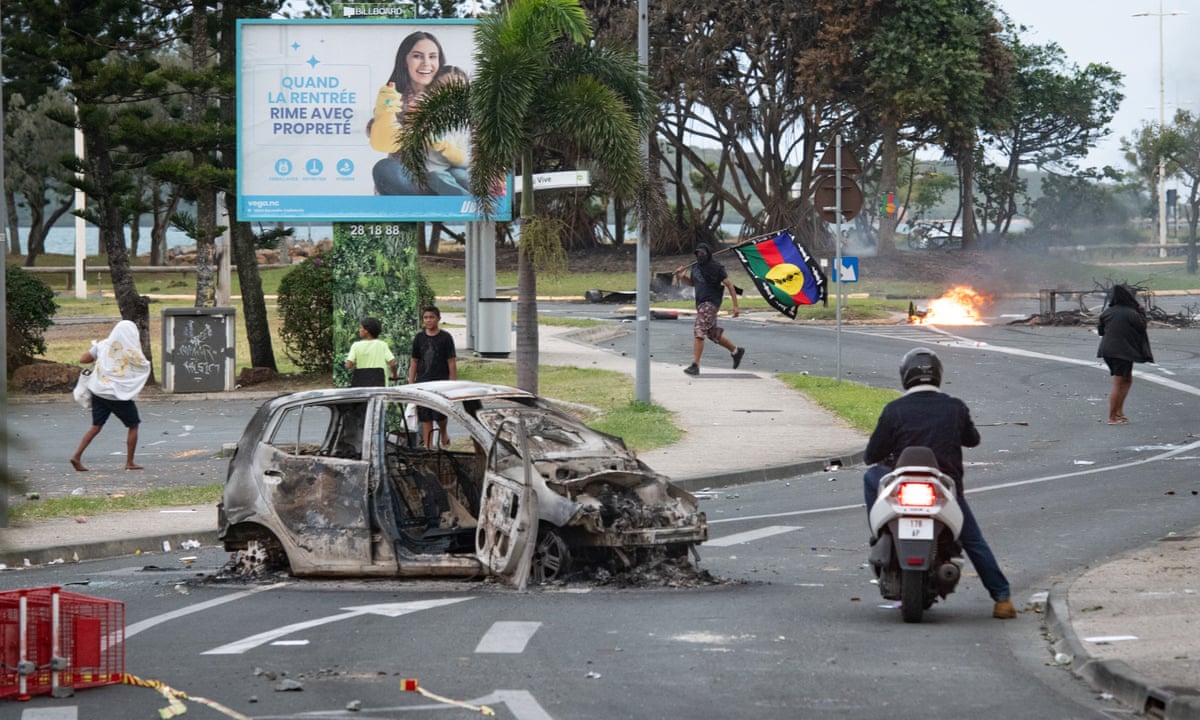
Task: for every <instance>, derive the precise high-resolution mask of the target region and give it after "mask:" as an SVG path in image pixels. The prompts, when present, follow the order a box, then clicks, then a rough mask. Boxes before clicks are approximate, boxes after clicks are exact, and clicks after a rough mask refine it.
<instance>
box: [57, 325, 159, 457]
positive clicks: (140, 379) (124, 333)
mask: <svg viewBox="0 0 1200 720" xmlns="http://www.w3.org/2000/svg"><path fill="white" fill-rule="evenodd" d="M79 362H82V363H92V362H94V363H96V367H95V369H94V370H93V371H92V378H91V380H90V381H89V382H88V389H90V390H91V391H92V426H91V427H90V428H88V430H87V432H85V433H84V434H83V439H82V440H81V441H80V442H79V449H78V450H76V451H75V454H74V455H72V456H71V467H73V468H75V470H76V471H77V472H87V468H86V467H84V466H83V451H84V450H86V449H87V446H88V445H89V444H90V443H91V442H92V439H93V438H95V437H96V436H97V435H99V434H100V429H101V428H103V427H104V423H106V422H108V416H109V415H116V416H117V419H118V420H120V421H121V422H122V423H124V425H125V427H126V428H128V432H127V433H126V435H125V469H126V470H141V469H142V466H141V465H137V464H135V463H134V462H133V453H134V451H135V450H136V449H137V441H138V425H140V424H141V422H142V421H141V418H140V417H138V411H137V405H136V404H135V403H134V398H135V397H137V395H138V393H140V392H141V391H142V388H143V387H145V385H146V380H148V379H149V378H150V361H149V360H147V359H146V355H145V354H144V353H143V352H142V342H141V337H140V335H139V334H138V329H137V325H134V324H133V323H132V322H130V321H129V320H122V321H121V322H119V323H117V324H116V326H115V327H113V329H112V332H111V333H110V334H109V336H108V338H106V339H104V340H101V341H100V342H98V343H96V344H94V345H92V347H91V349H90V350H88V351H87V352H85V353H84V354H83V357H81V358H80V359H79Z"/></svg>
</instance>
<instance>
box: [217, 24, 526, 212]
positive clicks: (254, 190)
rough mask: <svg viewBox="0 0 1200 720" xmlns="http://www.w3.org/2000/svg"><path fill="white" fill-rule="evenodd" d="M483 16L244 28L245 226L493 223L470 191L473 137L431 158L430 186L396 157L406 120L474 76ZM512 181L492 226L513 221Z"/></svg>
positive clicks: (443, 143) (436, 147)
mask: <svg viewBox="0 0 1200 720" xmlns="http://www.w3.org/2000/svg"><path fill="white" fill-rule="evenodd" d="M474 24H475V23H474V21H473V20H434V21H422V20H384V19H378V18H371V19H363V20H359V19H357V18H355V17H351V18H348V19H338V20H240V21H238V26H237V30H238V87H237V104H238V109H237V116H238V196H239V204H238V220H241V221H293V222H313V221H323V222H338V221H356V220H361V221H369V220H387V221H411V222H416V221H447V222H466V221H470V220H480V219H485V218H484V216H483V215H482V214H481V212H480V208H479V207H478V203H477V202H475V200H474V199H473V198H472V197H471V195H470V193H469V192H468V189H467V186H466V183H467V177H468V175H469V172H470V157H471V156H470V143H469V133H468V132H466V131H465V130H464V131H462V132H456V133H449V134H447V135H445V136H443V137H442V138H439V139H438V141H437V142H435V143H433V144H432V145H430V147H429V150H428V151H427V153H426V155H427V160H426V171H427V184H426V185H419V184H418V183H417V182H416V181H415V180H414V179H413V178H412V176H411V175H410V174H409V173H408V171H407V170H406V169H405V168H404V166H403V165H402V164H401V163H400V161H399V160H397V159H396V157H395V155H394V153H395V151H396V149H397V140H396V138H397V136H398V135H399V134H400V133H401V132H403V121H404V112H405V109H406V108H409V107H411V106H412V104H413V103H414V102H415V101H416V100H418V99H419V98H420V96H421V93H423V92H424V91H425V90H427V89H428V88H430V87H433V86H434V84H435V83H441V82H470V78H471V77H472V76H473V75H474V70H475V67H474V65H475V59H474V50H475V45H474ZM511 197H512V180H511V178H510V179H509V181H508V183H507V185H506V187H503V188H497V195H496V203H495V205H494V208H493V215H492V219H500V220H506V219H508V218H509V217H511V214H512V209H511V201H510V199H511Z"/></svg>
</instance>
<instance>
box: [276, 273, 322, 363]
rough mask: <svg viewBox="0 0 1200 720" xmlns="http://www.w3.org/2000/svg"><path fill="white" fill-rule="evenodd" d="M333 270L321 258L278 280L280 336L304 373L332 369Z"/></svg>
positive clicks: (288, 354)
mask: <svg viewBox="0 0 1200 720" xmlns="http://www.w3.org/2000/svg"><path fill="white" fill-rule="evenodd" d="M333 288H334V283H333V269H332V268H331V267H330V264H329V263H328V262H327V261H326V258H325V257H324V256H323V255H320V254H318V255H314V256H312V257H310V258H307V259H305V260H304V262H302V263H300V264H299V265H297V266H296V267H295V268H293V269H292V270H291V271H289V272H288V274H287V275H284V276H283V279H282V280H280V281H279V300H278V302H279V317H280V319H281V320H282V325H281V326H280V328H279V337H280V339H281V340H283V347H284V351H285V352H286V353H287V356H288V358H290V359H291V361H292V362H293V363H295V364H296V367H298V368H300V369H301V370H302V371H304V372H306V373H317V372H327V371H328V370H329V369H330V367H332V366H333V362H334V356H333Z"/></svg>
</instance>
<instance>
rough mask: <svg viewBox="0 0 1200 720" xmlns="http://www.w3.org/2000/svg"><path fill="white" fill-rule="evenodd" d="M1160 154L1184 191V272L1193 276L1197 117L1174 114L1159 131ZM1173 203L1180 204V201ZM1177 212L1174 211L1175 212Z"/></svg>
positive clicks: (1199, 181) (1198, 205) (1199, 201)
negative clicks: (1185, 239) (1185, 240)
mask: <svg viewBox="0 0 1200 720" xmlns="http://www.w3.org/2000/svg"><path fill="white" fill-rule="evenodd" d="M1161 152H1162V154H1163V157H1164V158H1166V160H1167V162H1168V163H1169V168H1168V171H1169V172H1171V173H1172V174H1173V175H1174V176H1175V177H1177V178H1179V179H1181V180H1182V181H1183V183H1184V185H1185V187H1186V188H1187V200H1186V210H1187V225H1188V255H1187V271H1188V273H1189V274H1192V275H1194V274H1196V265H1197V263H1196V226H1197V222H1198V221H1200V114H1193V113H1192V112H1191V111H1189V110H1179V111H1177V112H1176V113H1175V117H1174V118H1173V119H1172V122H1171V124H1170V125H1168V126H1167V127H1166V128H1165V129H1164V131H1163V137H1162V140H1161ZM1176 202H1177V203H1180V204H1183V203H1182V202H1180V200H1177V201H1176ZM1176 212H1178V211H1176Z"/></svg>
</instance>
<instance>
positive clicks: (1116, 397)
mask: <svg viewBox="0 0 1200 720" xmlns="http://www.w3.org/2000/svg"><path fill="white" fill-rule="evenodd" d="M1096 332H1098V333H1099V334H1100V347H1099V348H1098V349H1097V350H1096V357H1100V358H1104V362H1105V364H1106V365H1108V370H1109V372H1110V373H1111V374H1112V392H1110V393H1109V395H1108V424H1109V425H1124V424H1126V423H1128V422H1129V420H1128V419H1127V418H1126V417H1125V398H1126V397H1127V396H1128V395H1129V388H1131V387H1132V386H1133V364H1134V363H1152V362H1154V355H1153V353H1151V352H1150V336H1149V334H1147V332H1146V310H1145V308H1143V307H1142V306H1141V304H1140V303H1139V302H1138V301H1137V294H1136V293H1135V292H1134V290H1133V288H1131V287H1129V286H1128V285H1113V287H1112V290H1111V291H1110V292H1109V299H1108V307H1106V308H1104V311H1103V312H1101V313H1100V321H1099V323H1098V325H1097V327H1096Z"/></svg>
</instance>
